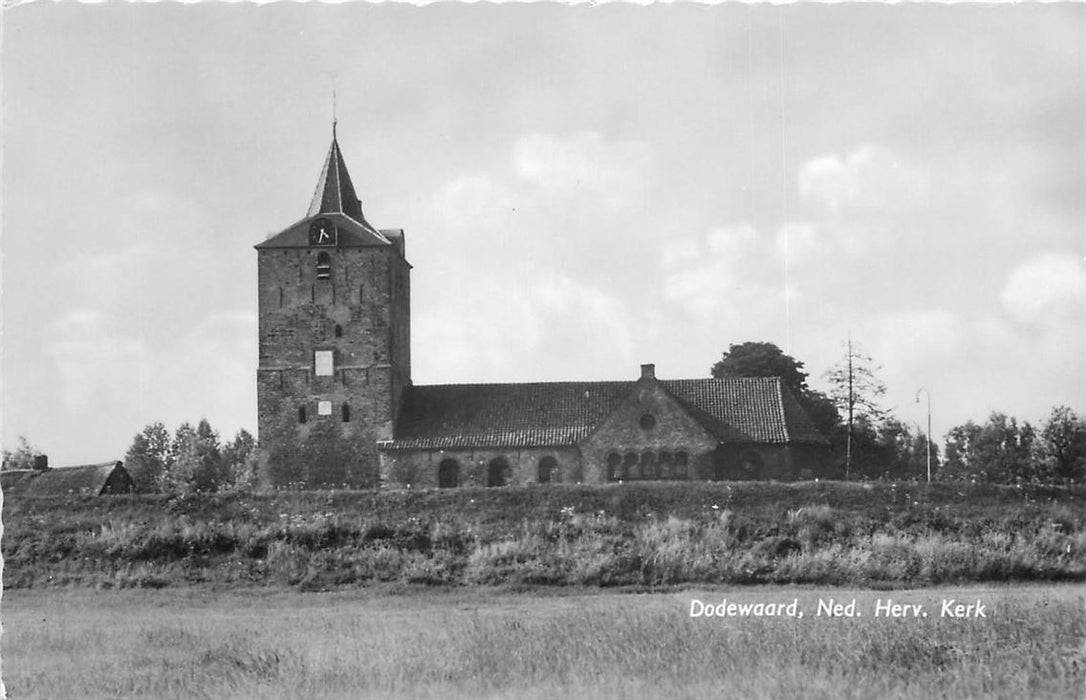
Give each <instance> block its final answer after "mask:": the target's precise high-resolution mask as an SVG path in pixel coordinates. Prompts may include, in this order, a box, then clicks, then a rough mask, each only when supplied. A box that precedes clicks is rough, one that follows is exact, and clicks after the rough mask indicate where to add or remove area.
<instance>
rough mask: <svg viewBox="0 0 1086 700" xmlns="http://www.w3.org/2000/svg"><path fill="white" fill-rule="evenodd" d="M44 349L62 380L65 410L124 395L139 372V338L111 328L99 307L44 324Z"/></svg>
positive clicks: (142, 353) (143, 356) (142, 358)
mask: <svg viewBox="0 0 1086 700" xmlns="http://www.w3.org/2000/svg"><path fill="white" fill-rule="evenodd" d="M46 332H47V338H48V339H47V341H46V354H47V355H48V356H49V357H51V358H52V359H53V362H54V363H55V364H56V368H57V371H58V373H59V376H60V380H61V394H60V395H61V402H62V404H63V407H64V408H65V409H67V410H69V411H87V410H93V409H96V408H101V407H103V406H105V405H109V404H111V403H113V402H114V401H117V400H119V399H121V398H122V397H123V396H124V395H125V393H126V392H125V387H126V386H129V385H131V384H133V383H134V381H133V377H134V376H137V377H138V376H139V375H140V374H141V373H143V372H144V370H145V368H146V363H147V359H148V356H147V349H146V348H145V347H144V345H143V343H142V342H140V341H139V340H136V339H134V338H128V337H125V336H123V335H121V334H118V333H116V332H115V331H113V330H112V328H111V324H110V322H109V319H108V318H107V317H106V316H105V314H103V313H102V312H100V311H95V310H88V309H80V310H75V311H72V312H69V313H68V314H66V315H65V316H64V317H62V318H60V319H58V320H57V321H55V322H54V323H52V324H50V325H49V327H48V328H47V331H46Z"/></svg>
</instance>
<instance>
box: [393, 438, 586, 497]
mask: <svg viewBox="0 0 1086 700" xmlns="http://www.w3.org/2000/svg"><path fill="white" fill-rule="evenodd" d="M548 457H549V458H551V459H553V460H554V470H553V471H552V472H551V482H552V483H580V482H582V481H583V480H584V474H583V472H582V469H581V455H580V451H579V450H578V449H577V448H575V447H557V448H550V447H548V448H542V447H539V448H536V447H533V448H519V449H518V448H511V449H480V450H412V451H408V452H382V453H381V455H380V460H381V484H382V485H383V486H391V487H397V486H405V485H407V484H410V485H411V486H412V487H415V488H435V487H438V486H439V485H441V484H439V471H440V468H441V463H442V462H443V461H445V460H453V461H454V462H455V463H456V465H457V470H456V472H457V481H456V485H457V486H487V485H489V484H488V478H489V476H490V465H491V463H492V462H495V460H504V463H505V464H506V465H508V470H506V471H505V473H504V480H505V485H507V486H525V485H527V484H535V483H539V481H540V462H541V461H542V460H544V459H545V458H548Z"/></svg>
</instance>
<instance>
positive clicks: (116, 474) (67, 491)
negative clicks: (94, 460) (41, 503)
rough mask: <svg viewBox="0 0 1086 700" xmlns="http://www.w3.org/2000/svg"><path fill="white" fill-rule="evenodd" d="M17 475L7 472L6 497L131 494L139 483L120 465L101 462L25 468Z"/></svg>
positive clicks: (4, 486) (3, 482)
mask: <svg viewBox="0 0 1086 700" xmlns="http://www.w3.org/2000/svg"><path fill="white" fill-rule="evenodd" d="M19 472H22V473H21V474H19V475H15V474H14V473H13V472H4V476H3V477H2V479H3V481H0V484H2V485H3V488H4V493H5V495H20V496H70V495H88V496H105V495H113V494H123V493H132V492H134V491H135V489H136V484H135V482H134V481H132V476H131V475H130V474H129V473H128V470H126V469H125V468H124V466H123V465H122V463H121V462H101V463H98V464H83V465H79V466H74V467H57V468H52V469H44V470H38V469H24V470H19Z"/></svg>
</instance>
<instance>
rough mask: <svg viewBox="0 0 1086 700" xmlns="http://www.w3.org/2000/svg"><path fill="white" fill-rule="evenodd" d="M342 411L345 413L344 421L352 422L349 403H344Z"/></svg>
mask: <svg viewBox="0 0 1086 700" xmlns="http://www.w3.org/2000/svg"><path fill="white" fill-rule="evenodd" d="M341 413H343V422H344V423H350V422H351V407H350V406H348V405H347V404H343V409H342V411H341Z"/></svg>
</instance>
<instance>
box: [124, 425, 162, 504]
mask: <svg viewBox="0 0 1086 700" xmlns="http://www.w3.org/2000/svg"><path fill="white" fill-rule="evenodd" d="M171 463H172V459H171V455H170V434H169V432H167V430H166V426H164V425H163V424H162V423H152V424H151V425H148V426H147V427H145V428H144V429H143V430H142V431H141V432H140V433H138V434H137V435H136V437H135V438H133V440H132V445H131V447H129V448H128V452H127V453H126V454H125V456H124V467H125V469H127V470H128V473H129V474H131V475H132V480H133V481H134V482H136V491H137V492H138V493H154V492H158V491H161V490H162V488H163V486H164V480H165V478H166V474H167V472H168V471H169V468H170V464H171Z"/></svg>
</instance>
